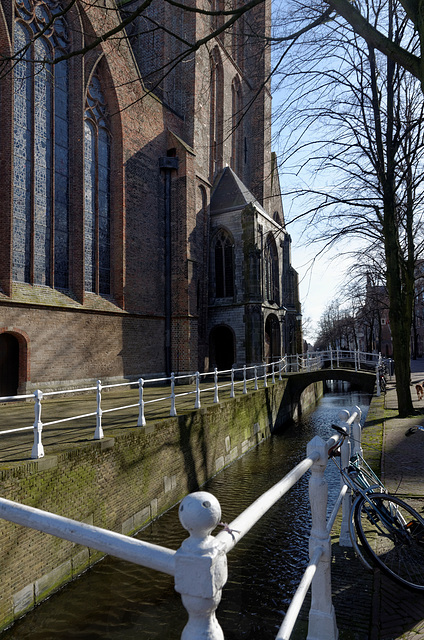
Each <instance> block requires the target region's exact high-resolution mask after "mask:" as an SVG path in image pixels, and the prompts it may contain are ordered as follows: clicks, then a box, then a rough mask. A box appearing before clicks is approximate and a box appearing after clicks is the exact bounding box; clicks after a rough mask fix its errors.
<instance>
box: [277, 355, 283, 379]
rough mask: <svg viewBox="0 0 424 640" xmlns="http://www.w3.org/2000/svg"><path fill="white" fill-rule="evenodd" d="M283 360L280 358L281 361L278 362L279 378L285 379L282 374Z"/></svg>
mask: <svg viewBox="0 0 424 640" xmlns="http://www.w3.org/2000/svg"><path fill="white" fill-rule="evenodd" d="M282 362H283V360H282V358H280V361H279V363H278V379H279V380H282V379H283V378H282V376H281V364H282Z"/></svg>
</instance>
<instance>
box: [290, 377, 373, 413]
mask: <svg viewBox="0 0 424 640" xmlns="http://www.w3.org/2000/svg"><path fill="white" fill-rule="evenodd" d="M375 378H376V376H375V371H365V370H360V371H355V369H353V368H352V369H350V368H343V369H342V368H340V369H330V368H328V369H319V370H317V371H301V372H299V373H293V374H289V375H288V381H287V392H288V394H289V396H290V403H291V404H292V405H295V404H299V401H300V397H301V394H302V393H303V391H305V389H306V388H307V387H309V386H310V385H311V384H314V383H316V382H324V381H326V380H343V381H346V382H349V383H350V384H351V385H352V387H353V388H355V389H359V390H360V391H362V392H364V393H373V391H374V387H375V382H376V379H375Z"/></svg>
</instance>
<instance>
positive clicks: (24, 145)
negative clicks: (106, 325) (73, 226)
mask: <svg viewBox="0 0 424 640" xmlns="http://www.w3.org/2000/svg"><path fill="white" fill-rule="evenodd" d="M16 11H17V13H16V23H15V33H14V38H15V40H14V49H15V55H16V62H15V63H14V71H13V73H14V140H13V149H14V167H13V276H12V277H13V280H15V281H19V282H30V283H34V284H43V285H48V286H52V287H62V288H67V287H68V262H69V250H68V244H69V238H68V236H69V216H68V209H69V203H68V175H69V151H68V149H69V133H68V122H69V104H68V65H67V62H66V61H62V62H60V63H58V64H55V65H51V64H48V63H47V62H44V61H45V60H49V59H50V60H51V59H52V58H53V57H57V56H59V55H61V54H62V53H65V52H67V51H68V50H69V43H68V36H67V27H66V22H65V18H63V17H58V16H56V17H55V14H57V13H58V12H59V11H60V7H59V6H58V3H57V2H49V1H46V2H35V1H34V0H26V1H25V2H23V1H17V2H16ZM47 24H51V25H52V26H51V27H50V28H49V29H46V25H47ZM42 32H43V35H41V33H42ZM38 61H40V62H38Z"/></svg>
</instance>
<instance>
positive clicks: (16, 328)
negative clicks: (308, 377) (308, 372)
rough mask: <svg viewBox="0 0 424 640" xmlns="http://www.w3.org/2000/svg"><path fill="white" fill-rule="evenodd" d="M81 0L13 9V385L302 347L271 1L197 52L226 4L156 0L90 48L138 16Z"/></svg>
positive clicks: (3, 374) (9, 297)
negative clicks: (281, 162) (275, 147)
mask: <svg viewBox="0 0 424 640" xmlns="http://www.w3.org/2000/svg"><path fill="white" fill-rule="evenodd" d="M234 1H235V2H238V1H239V0H234ZM64 4H66V5H68V4H69V3H64ZM70 4H71V7H70V8H69V10H68V11H67V12H65V13H63V12H62V9H63V7H62V5H61V1H60V0H2V3H1V7H0V56H1V58H0V60H2V61H3V62H2V64H1V66H0V71H1V73H0V114H1V117H0V129H1V140H2V145H1V148H0V168H1V181H0V396H4V395H13V394H15V393H17V392H19V393H24V392H26V391H32V390H33V389H34V388H35V387H39V388H42V389H43V388H49V387H58V386H60V385H63V386H75V385H81V384H84V383H87V382H90V383H91V382H92V381H93V379H97V378H100V379H101V380H102V382H107V381H113V380H121V379H124V378H126V379H128V378H129V379H131V378H137V377H139V376H149V375H153V374H169V373H170V372H171V371H175V372H189V371H196V370H201V371H205V370H208V369H211V368H213V367H214V366H218V368H221V369H222V368H227V367H230V366H231V365H232V364H235V365H237V366H241V365H243V364H245V363H246V364H250V363H261V362H263V361H264V360H267V361H270V360H271V359H276V358H278V357H280V356H281V355H282V354H284V353H287V352H294V351H295V348H296V343H297V344H299V331H300V322H299V317H300V316H299V312H300V306H299V300H298V293H297V289H298V284H297V274H296V272H295V271H294V270H293V268H292V266H291V261H290V244H291V239H290V236H289V235H288V234H287V232H286V230H285V226H284V215H283V209H282V203H281V199H280V196H279V192H280V187H279V178H278V173H277V168H276V160H275V157H274V156H273V155H272V153H271V131H270V122H271V96H270V91H269V83H268V81H267V78H268V76H269V72H270V50H269V47H268V46H264V42H263V40H262V39H261V37H260V36H261V35H264V34H267V32H268V30H269V27H270V13H271V2H270V0H266V1H264V2H263V3H261V4H259V5H258V6H257V7H256V8H255V9H254V10H252V11H251V12H249V13H246V14H245V15H244V16H243V17H242V18H240V20H238V21H237V22H236V23H235V24H234V26H233V27H232V29H231V30H228V31H225V32H223V33H221V34H220V35H219V37H216V38H214V39H212V40H210V41H209V42H208V44H207V45H206V46H202V47H200V48H199V49H198V50H196V51H195V52H194V53H192V54H191V55H189V56H186V57H184V58H183V59H182V61H181V62H180V63H179V64H175V61H176V60H177V59H178V56H180V55H181V53H182V51H183V46H184V45H183V44H182V42H183V40H185V41H190V42H194V41H196V40H199V39H200V38H202V37H204V36H205V35H207V34H208V33H210V32H211V30H213V29H216V28H217V26H219V24H220V22H219V21H220V20H221V19H223V18H221V17H219V16H209V15H207V14H202V13H196V12H185V11H182V10H181V9H178V8H177V7H174V6H172V5H170V4H168V3H167V2H166V0H153V2H152V3H151V4H150V5H149V7H148V8H147V9H146V10H145V11H144V12H142V13H140V15H139V17H138V18H137V19H136V20H135V21H133V22H132V23H131V24H130V25H129V26H128V27H127V31H126V34H125V37H123V36H122V34H119V35H118V36H117V37H115V38H111V39H110V40H106V41H104V42H100V43H99V44H98V46H97V47H96V48H94V49H91V50H89V51H88V52H87V53H86V54H85V55H84V56H81V55H74V56H72V55H69V54H72V51H79V50H81V49H84V47H85V46H86V45H87V44H88V43H90V42H92V41H93V39H95V38H96V37H97V36H98V35H99V34H101V33H103V32H104V30H105V29H106V28H112V27H114V26H115V25H116V24H117V21H118V19H119V18H118V16H117V13H116V11H115V5H113V6H112V4H111V5H110V7H109V6H108V0H105V2H104V3H93V6H91V7H90V6H89V4H90V3H81V4H80V3H79V2H78V0H77V2H75V4H72V3H70ZM122 4H123V6H124V8H125V10H126V11H133V10H134V9H135V8H136V7H137V6H140V4H141V3H140V0H133V1H132V2H127V3H122ZM194 4H195V5H196V6H198V7H200V8H204V9H208V8H209V10H210V8H211V6H212V7H214V6H217V5H218V6H219V1H218V0H215V2H211V0H193V5H194ZM94 5H95V6H94ZM111 8H112V9H113V10H108V9H111ZM125 17H126V14H125V13H122V14H121V16H120V19H125ZM164 27H165V28H164ZM258 36H259V37H258ZM14 55H15V59H13V56H14ZM53 57H54V58H56V59H60V60H61V61H60V62H57V63H56V64H54V65H51V64H48V63H47V62H45V60H48V59H52V58H53Z"/></svg>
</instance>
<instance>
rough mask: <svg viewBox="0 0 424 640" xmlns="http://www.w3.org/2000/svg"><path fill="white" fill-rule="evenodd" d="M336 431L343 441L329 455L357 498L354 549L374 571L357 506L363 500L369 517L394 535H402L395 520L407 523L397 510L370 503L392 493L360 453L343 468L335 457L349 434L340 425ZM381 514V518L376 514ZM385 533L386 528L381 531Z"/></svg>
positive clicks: (354, 502)
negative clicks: (361, 540)
mask: <svg viewBox="0 0 424 640" xmlns="http://www.w3.org/2000/svg"><path fill="white" fill-rule="evenodd" d="M332 426H333V428H334V429H335V430H336V431H337V432H338V433H339V434H340V435H341V438H340V440H338V442H337V443H336V444H335V445H334V446H333V447H331V448H330V450H329V452H328V455H329V458H331V460H332V461H333V462H334V464H335V465H336V467H337V468H338V469H339V472H340V475H341V477H342V479H343V482H344V483H345V484H346V485H347V486H348V487H349V489H350V490H351V492H352V494H353V496H354V499H353V500H351V505H350V513H349V535H350V539H351V542H352V546H353V548H354V550H355V552H356V554H357V555H358V557H359V559H360V560H361V562H362V564H363V565H364V566H365V568H366V569H368V570H370V571H372V566H371V565H370V564H369V562H368V561H367V560H366V558H365V557H364V554H363V553H362V551H361V550H360V548H359V545H358V541H357V537H356V531H355V526H354V513H355V508H356V505H357V503H358V502H359V501H361V500H365V501H366V503H367V504H368V507H369V515H368V517H369V518H370V519H374V521H375V522H378V520H381V521H382V522H383V523H384V524H385V526H386V528H387V529H389V530H391V531H393V534H394V535H397V534H398V533H399V530H400V529H399V527H395V526H394V525H393V522H394V521H396V520H397V521H398V522H399V524H400V525H401V526H406V522H405V521H404V519H403V517H402V516H401V514H400V513H399V511H398V510H397V508H396V507H395V505H392V506H393V507H394V510H393V511H388V509H387V508H386V507H385V506H383V505H382V506H381V507H379V506H378V505H377V504H376V501H375V500H370V499H369V497H368V496H369V495H375V496H382V495H383V494H388V491H387V489H386V487H385V486H384V484H383V483H382V482H381V480H380V478H379V477H378V476H377V475H376V474H375V473H374V471H373V470H372V469H371V467H370V466H369V464H368V463H367V462H366V460H365V459H364V457H363V456H362V454H360V453H356V454H355V455H353V456H351V457H350V459H349V464H348V466H347V467H346V468H342V466H341V464H339V463H338V462H337V461H336V459H335V457H334V456H335V455H337V453H336V452H338V451H339V450H340V449H341V446H342V444H343V442H344V440H345V439H346V438H349V435H348V433H347V432H346V431H345V430H344V429H342V428H341V427H339V426H338V425H332ZM375 513H377V517H375V516H374V515H373V514H375ZM381 531H382V532H383V529H381Z"/></svg>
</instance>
